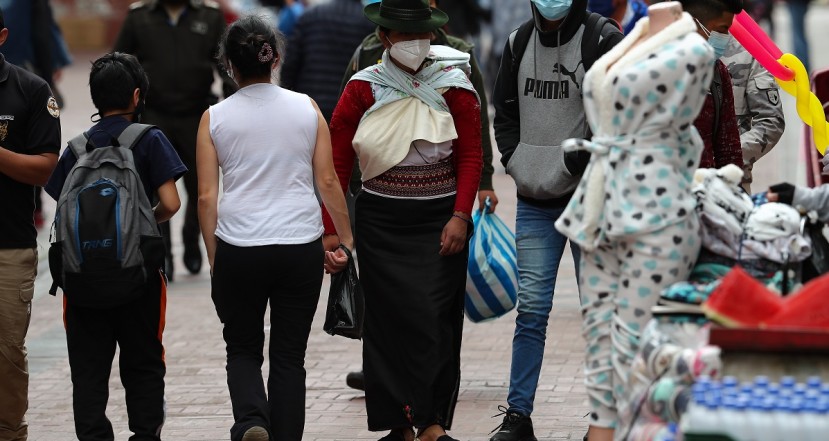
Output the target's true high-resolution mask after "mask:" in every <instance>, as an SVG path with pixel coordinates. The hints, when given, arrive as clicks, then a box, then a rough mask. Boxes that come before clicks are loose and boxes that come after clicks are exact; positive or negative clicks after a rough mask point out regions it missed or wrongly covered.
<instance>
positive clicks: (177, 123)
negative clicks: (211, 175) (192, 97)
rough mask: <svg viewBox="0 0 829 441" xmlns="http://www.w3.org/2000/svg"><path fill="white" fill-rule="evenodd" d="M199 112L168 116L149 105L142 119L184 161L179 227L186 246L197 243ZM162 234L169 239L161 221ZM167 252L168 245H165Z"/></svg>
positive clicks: (168, 229)
mask: <svg viewBox="0 0 829 441" xmlns="http://www.w3.org/2000/svg"><path fill="white" fill-rule="evenodd" d="M200 120H201V115H194V116H171V115H165V114H163V113H159V112H156V111H153V110H150V109H147V110H145V111H144V122H145V123H147V124H153V125H155V126H158V128H159V129H161V131H162V132H164V135H165V136H167V139H169V140H170V143H172V144H173V147H174V148H175V149H176V152H177V153H178V156H179V157H180V158H181V161H182V162H184V165H186V166H187V173H185V174H184V188H185V189H186V190H187V202H186V204H185V211H184V227H183V228H182V230H181V236H182V240H183V242H184V245H185V246H190V247H193V246H195V247H198V244H199V234H200V231H201V230H200V228H199V213H198V201H199V181H198V179H197V175H196V135H197V133H198V131H199V121H200ZM161 226H162V234H164V236H165V237H166V238H167V241H168V242H169V237H170V224H169V223H166V222H165V223H163V224H161ZM167 251H168V254H169V252H170V249H169V248H168V249H167Z"/></svg>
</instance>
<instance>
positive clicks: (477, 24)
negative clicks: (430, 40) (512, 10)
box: [440, 0, 492, 41]
mask: <svg viewBox="0 0 829 441" xmlns="http://www.w3.org/2000/svg"><path fill="white" fill-rule="evenodd" d="M440 9H441V11H443V12H445V13H446V15H448V16H449V22H448V23H446V30H447V31H448V33H449V34H450V35H454V36H456V37H458V38H461V39H463V40H466V41H473V40H477V38H478V35H479V34H480V33H481V24H482V23H483V22H485V23H490V22H491V21H492V10H491V9H487V8H484V7H482V6H481V5H480V4H479V3H478V0H441V2H440Z"/></svg>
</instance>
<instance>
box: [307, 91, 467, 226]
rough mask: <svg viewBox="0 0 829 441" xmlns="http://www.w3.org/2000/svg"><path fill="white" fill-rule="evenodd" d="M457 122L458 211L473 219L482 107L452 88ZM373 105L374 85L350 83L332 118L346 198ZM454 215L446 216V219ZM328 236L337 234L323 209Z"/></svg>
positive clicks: (454, 154)
mask: <svg viewBox="0 0 829 441" xmlns="http://www.w3.org/2000/svg"><path fill="white" fill-rule="evenodd" d="M443 98H444V99H445V100H446V104H447V105H448V106H449V111H450V113H451V114H452V118H453V119H454V121H455V130H456V131H457V132H458V138H457V139H455V140H454V141H452V162H453V164H454V166H455V175H456V178H457V194H456V195H455V208H454V210H455V211H460V212H462V213H466V214H467V215H471V213H472V207H473V205H475V195H476V193H477V192H478V184H479V182H480V180H481V170H482V167H483V159H482V150H481V105H480V103H478V98H477V97H476V96H475V94H474V93H472V92H470V91H468V90H464V89H458V88H451V89H449V90H447V91H446V92H445V93H444V94H443ZM373 104H374V95H373V94H372V92H371V84H370V83H368V82H366V81H359V80H355V81H351V82H349V83H348V85H347V86H346V87H345V90H344V91H343V94H342V96H341V97H340V101H339V102H338V103H337V107H336V108H335V109H334V114H333V115H332V116H331V145H332V148H333V155H334V168H335V169H336V170H337V177H338V178H339V180H340V185H341V186H342V189H343V194H346V192H347V189H348V183H349V181H350V179H351V171H352V170H353V167H354V160H355V157H356V154H355V152H354V148H353V146H352V144H351V142H352V140H353V139H354V134H356V133H357V126H358V125H359V124H360V119H361V118H362V117H363V114H364V113H365V112H366V110H368V109H369V108H370V107H371V106H372V105H373ZM450 215H451V213H447V214H446V216H447V218H448V217H449V216H450ZM322 216H323V223H324V225H325V233H326V234H331V233H336V229H335V228H334V223H333V222H332V220H331V216H329V214H328V211H327V210H326V209H325V206H323V207H322Z"/></svg>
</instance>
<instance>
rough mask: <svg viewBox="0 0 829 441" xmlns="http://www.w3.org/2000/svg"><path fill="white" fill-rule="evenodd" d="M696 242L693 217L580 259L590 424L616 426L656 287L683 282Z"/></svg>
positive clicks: (696, 226)
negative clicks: (618, 408)
mask: <svg viewBox="0 0 829 441" xmlns="http://www.w3.org/2000/svg"><path fill="white" fill-rule="evenodd" d="M701 243H702V241H701V240H700V233H699V222H698V220H697V218H696V216H691V217H688V218H687V219H686V220H684V221H682V222H680V223H677V224H674V225H671V226H668V227H665V228H663V229H661V230H659V231H656V232H653V233H648V234H643V235H638V236H633V237H631V238H629V239H626V240H615V241H608V242H605V243H603V244H602V245H600V246H599V247H597V248H596V249H595V250H593V251H589V252H588V251H583V252H582V259H581V275H580V277H581V280H580V288H581V310H582V318H583V323H582V334H583V335H584V338H585V340H586V341H587V353H586V357H585V367H584V373H585V386H586V388H587V394H588V397H589V406H590V411H591V412H590V425H591V426H596V427H605V428H616V427H617V424H618V417H617V403H620V402H622V400H627V399H629V395H628V392H629V391H628V388H627V385H628V377H629V374H630V367H631V363H632V361H633V357H634V356H635V355H636V352H637V350H638V349H639V342H640V337H641V332H642V330H644V327H645V324H647V322H648V321H649V320H650V319H651V307H653V306H654V305H656V302H657V300H659V295H660V293H661V291H662V289H664V288H666V287H668V286H669V285H671V284H673V283H674V282H677V281H681V280H687V278H688V275H689V274H690V273H691V269H692V268H693V266H694V263H695V262H696V259H697V255H698V254H699V249H700V245H701Z"/></svg>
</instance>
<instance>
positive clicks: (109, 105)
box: [89, 52, 150, 113]
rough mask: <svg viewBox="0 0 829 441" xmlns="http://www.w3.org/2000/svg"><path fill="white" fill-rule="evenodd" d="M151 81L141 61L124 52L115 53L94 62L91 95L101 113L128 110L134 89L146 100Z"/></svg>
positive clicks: (91, 74) (91, 75)
mask: <svg viewBox="0 0 829 441" xmlns="http://www.w3.org/2000/svg"><path fill="white" fill-rule="evenodd" d="M149 87H150V80H149V79H148V78H147V74H146V73H145V72H144V68H142V67H141V63H139V62H138V59H137V58H135V57H134V56H132V55H130V54H125V53H123V52H112V53H110V54H106V55H104V56H103V57H101V58H98V59H97V60H95V61H93V62H92V71H91V72H90V73H89V92H90V94H91V95H92V103H93V104H94V105H95V108H97V109H98V112H99V113H104V112H109V111H112V110H121V109H126V108H127V107H129V106H130V103H131V102H132V94H133V93H134V91H135V89H136V88H137V89H139V90H140V96H141V100H143V99H144V98H146V96H147V89H149Z"/></svg>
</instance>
